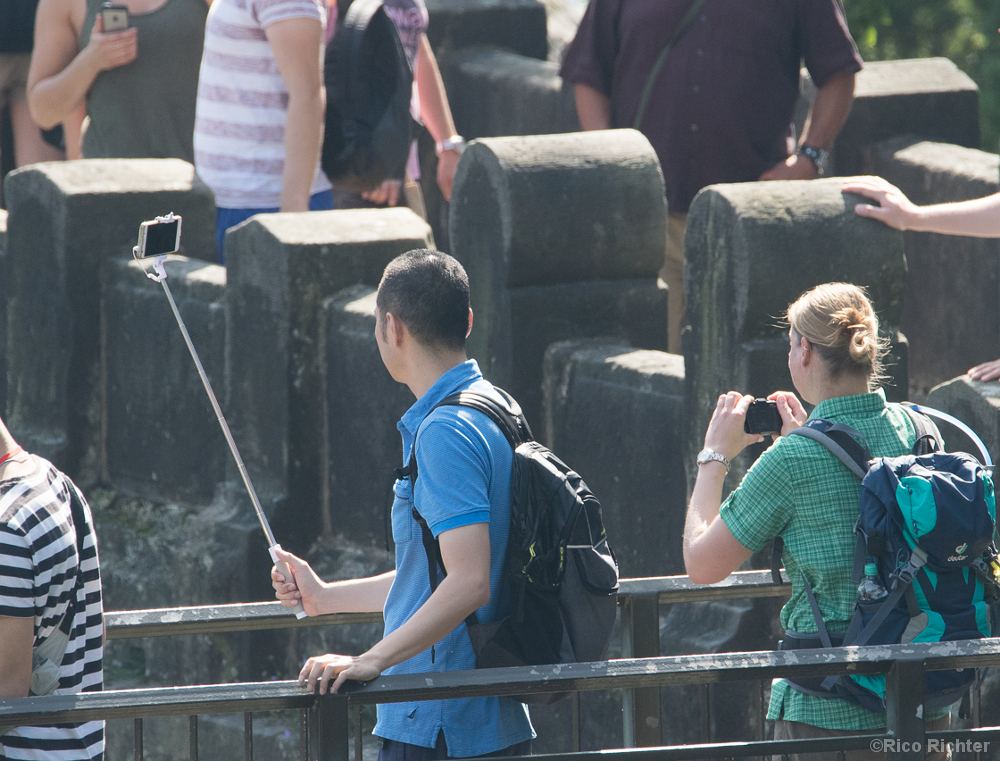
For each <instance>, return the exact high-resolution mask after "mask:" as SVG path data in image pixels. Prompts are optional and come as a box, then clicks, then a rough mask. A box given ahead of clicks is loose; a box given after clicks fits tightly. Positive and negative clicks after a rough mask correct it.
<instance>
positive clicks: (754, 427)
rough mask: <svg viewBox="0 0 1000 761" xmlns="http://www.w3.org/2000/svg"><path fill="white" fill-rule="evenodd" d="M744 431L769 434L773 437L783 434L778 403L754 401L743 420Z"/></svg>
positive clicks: (763, 400)
mask: <svg viewBox="0 0 1000 761" xmlns="http://www.w3.org/2000/svg"><path fill="white" fill-rule="evenodd" d="M743 430H744V431H746V432H747V433H767V434H771V435H772V436H774V435H777V434H779V433H781V414H780V413H779V412H778V405H777V403H776V402H772V401H768V400H767V399H754V400H753V401H752V402H750V406H749V407H747V416H746V418H744V420H743Z"/></svg>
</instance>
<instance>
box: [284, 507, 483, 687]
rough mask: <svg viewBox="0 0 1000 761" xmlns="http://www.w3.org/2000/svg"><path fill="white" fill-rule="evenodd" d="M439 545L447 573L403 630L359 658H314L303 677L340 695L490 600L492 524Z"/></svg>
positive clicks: (467, 529) (451, 535) (449, 534)
mask: <svg viewBox="0 0 1000 761" xmlns="http://www.w3.org/2000/svg"><path fill="white" fill-rule="evenodd" d="M438 541H439V542H440V544H441V557H442V559H443V561H444V565H445V567H446V568H448V575H447V576H446V577H445V578H444V579H443V580H442V581H441V583H440V584H439V585H438V588H437V589H436V590H434V593H433V594H432V595H431V596H430V598H429V599H428V600H427V602H425V603H424V604H423V605H422V606H421V607H420V609H419V610H417V612H416V613H414V614H413V615H412V616H411V617H410V619H409V620H408V621H407V622H406V623H405V624H403V625H402V626H401V627H399V628H398V629H396V631H394V632H392V634H390V635H389V636H387V637H386V638H385V639H383V640H382V641H381V642H379V643H378V644H377V645H375V646H374V647H373V648H372V649H371V650H369V651H368V652H367V653H364V654H363V655H360V656H346V655H334V654H332V653H329V654H327V655H321V656H317V657H313V658H310V659H309V660H308V661H306V664H305V666H303V668H302V671H301V673H300V674H299V681H300V682H308V685H309V688H310V689H314V688H315V685H316V684H317V682H318V683H319V685H320V692H326V690H327V685H329V684H330V681H331V680H334V681H333V684H332V685H330V690H331V691H333V692H336V691H337V689H338V688H339V687H340V685H341V684H343V683H344V680H345V679H358V680H361V681H367V680H369V679H374V678H375V677H377V676H378V675H379V674H381V673H382V672H383V671H384V670H385V669H387V668H389V667H390V666H394V665H395V664H397V663H402V662H403V661H405V660H407V659H409V658H412V657H413V656H415V655H417V654H418V653H421V652H423V651H424V650H426V649H427V648H429V647H430V646H431V645H433V644H434V643H436V642H439V641H440V640H441V639H442V638H443V637H444V636H445V635H447V634H448V633H449V632H451V631H452V630H453V629H454V628H455V627H456V626H458V625H459V624H461V623H462V621H464V620H465V617H466V616H468V615H469V614H470V613H472V612H473V611H475V610H476V609H477V608H480V607H482V606H483V605H485V604H486V603H487V602H489V599H490V535H489V524H487V523H475V524H472V525H469V526H460V527H459V528H455V529H451V530H449V531H445V532H443V533H442V534H441V535H440V536H439V537H438Z"/></svg>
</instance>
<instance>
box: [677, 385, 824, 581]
mask: <svg viewBox="0 0 1000 761" xmlns="http://www.w3.org/2000/svg"><path fill="white" fill-rule="evenodd" d="M768 399H770V400H771V401H773V402H775V403H776V404H777V405H778V412H779V413H780V415H781V421H782V426H781V433H782V435H786V436H787V435H788V434H789V433H790V432H791V431H793V430H794V429H796V428H798V427H799V426H800V425H802V424H804V423H805V421H806V417H807V416H806V411H805V409H803V407H802V403H801V402H800V401H799V399H798V397H796V396H795V394H791V393H788V392H786V391H777V392H775V393H773V394H771V395H770V396H769V397H768ZM752 401H753V397H752V396H742V395H741V394H739V393H737V392H736V391H730V392H729V393H728V394H723V395H722V396H720V397H719V402H718V404H717V405H716V407H715V412H714V413H713V414H712V422H711V423H709V425H708V431H706V433H705V449H711V450H713V451H715V452H718V453H719V454H721V455H724V456H725V457H727V458H729V459H730V460H731V459H733V458H734V457H736V456H737V455H738V454H739V453H740V452H742V451H743V449H744V448H745V447H746V446H747V445H749V444H753V443H754V442H757V441H760V440H761V439H762V438H763V437H762V436H761V435H760V434H749V433H744V431H743V420H744V418H745V417H746V412H747V407H748V406H749V405H750V402H752ZM725 479H726V466H725V465H723V464H722V463H721V462H715V461H711V462H707V463H705V464H704V465H700V466H698V478H697V479H696V480H695V483H694V490H693V491H692V492H691V503H690V504H689V505H688V512H687V518H686V519H685V521H684V568H685V569H686V570H687V572H688V576H689V577H690V578H691V581H693V582H694V583H695V584H715V583H716V582H719V581H722V580H723V579H724V578H726V577H727V576H728V575H729V574H731V573H732V572H733V571H735V570H736V569H737V568H739V567H740V566H741V565H743V563H744V562H746V561H747V560H748V559H749V558H750V556H751V555H752V554H753V552H751V551H750V550H748V549H747V548H746V547H744V546H743V545H742V544H740V543H739V541H738V540H737V539H736V537H734V536H733V534H732V532H731V531H730V530H729V527H728V526H727V525H726V523H725V521H723V520H722V518H720V517H719V509H720V508H721V507H722V484H723V481H725Z"/></svg>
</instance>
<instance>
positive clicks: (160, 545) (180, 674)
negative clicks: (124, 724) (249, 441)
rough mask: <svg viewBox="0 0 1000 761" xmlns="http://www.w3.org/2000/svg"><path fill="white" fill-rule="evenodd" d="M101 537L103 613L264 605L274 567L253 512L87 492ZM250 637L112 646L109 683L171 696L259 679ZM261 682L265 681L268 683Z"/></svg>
mask: <svg viewBox="0 0 1000 761" xmlns="http://www.w3.org/2000/svg"><path fill="white" fill-rule="evenodd" d="M87 498H88V500H89V502H90V506H91V509H92V511H93V514H94V522H95V526H96V529H97V533H98V536H99V537H100V551H101V577H102V584H103V590H104V607H105V610H145V609H149V608H174V607H182V606H189V605H221V604H225V603H231V602H237V601H240V602H246V601H250V600H254V599H263V595H264V594H265V589H267V588H269V587H270V585H269V582H268V575H269V573H270V570H271V560H270V558H269V557H268V554H267V544H266V542H265V541H264V539H263V532H262V531H261V530H260V526H259V524H258V523H257V521H256V519H255V518H254V515H253V512H251V511H244V510H241V509H238V508H236V507H234V506H232V505H227V504H224V503H222V502H220V503H219V504H216V505H213V506H212V507H210V508H207V509H204V510H201V511H196V510H194V509H192V508H189V507H185V506H182V505H178V504H171V503H161V502H152V501H149V500H144V499H139V498H133V497H129V496H127V495H124V494H122V493H120V492H115V491H110V490H106V489H90V490H88V492H87ZM250 637H251V635H249V634H246V633H242V634H227V635H197V636H189V637H151V638H146V639H141V640H112V641H110V642H109V649H108V653H107V655H106V657H105V668H106V669H107V678H108V679H109V681H111V682H112V683H114V682H117V683H119V684H121V683H126V684H131V685H133V686H135V685H151V686H173V685H184V684H219V683H224V682H236V681H256V680H258V679H260V678H261V677H260V671H261V670H263V669H262V668H261V667H260V664H261V663H266V662H267V658H266V657H252V656H251V654H252V652H253V651H252V650H251V648H250V641H251V639H250ZM265 678H266V677H265Z"/></svg>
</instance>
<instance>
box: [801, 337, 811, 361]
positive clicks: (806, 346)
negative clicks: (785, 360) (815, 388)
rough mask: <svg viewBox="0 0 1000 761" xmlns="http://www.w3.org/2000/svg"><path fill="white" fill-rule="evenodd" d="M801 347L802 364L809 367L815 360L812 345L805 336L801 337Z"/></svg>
mask: <svg viewBox="0 0 1000 761" xmlns="http://www.w3.org/2000/svg"><path fill="white" fill-rule="evenodd" d="M799 347H800V348H801V349H802V364H803V365H808V364H809V363H810V362H811V361H812V358H813V353H812V344H811V343H809V339H808V338H806V337H805V336H799Z"/></svg>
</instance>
